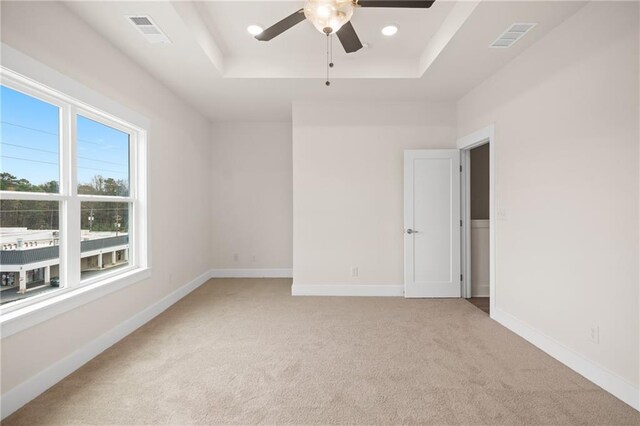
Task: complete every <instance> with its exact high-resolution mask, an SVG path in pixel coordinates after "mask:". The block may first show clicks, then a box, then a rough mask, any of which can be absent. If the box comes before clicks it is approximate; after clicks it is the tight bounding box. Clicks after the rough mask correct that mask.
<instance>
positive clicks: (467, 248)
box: [456, 124, 496, 317]
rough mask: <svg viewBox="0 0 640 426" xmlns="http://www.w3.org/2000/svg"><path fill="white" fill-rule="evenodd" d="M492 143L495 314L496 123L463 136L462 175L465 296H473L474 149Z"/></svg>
mask: <svg viewBox="0 0 640 426" xmlns="http://www.w3.org/2000/svg"><path fill="white" fill-rule="evenodd" d="M487 143H488V144H489V307H490V310H491V317H493V316H494V314H495V306H496V226H495V222H496V214H495V164H496V162H495V125H494V124H491V125H489V126H487V127H485V128H482V129H480V130H478V131H476V132H473V133H470V134H468V135H466V136H463V137H461V138H459V139H458V140H457V142H456V146H457V147H458V149H459V150H460V164H461V165H462V169H461V172H462V176H460V177H461V179H460V185H461V188H460V195H461V203H460V205H461V212H460V216H461V218H462V231H463V232H461V239H462V241H461V244H460V246H461V247H462V253H460V254H461V259H462V265H461V270H462V271H463V273H462V275H463V279H462V283H461V285H462V289H461V290H462V297H464V298H469V297H471V208H470V205H471V191H470V189H471V149H473V148H476V147H478V146H481V145H484V144H487Z"/></svg>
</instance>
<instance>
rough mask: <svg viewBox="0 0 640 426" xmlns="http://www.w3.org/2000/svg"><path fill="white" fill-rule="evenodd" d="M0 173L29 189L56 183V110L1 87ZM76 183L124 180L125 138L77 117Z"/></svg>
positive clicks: (105, 127)
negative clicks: (27, 183) (25, 182)
mask: <svg viewBox="0 0 640 426" xmlns="http://www.w3.org/2000/svg"><path fill="white" fill-rule="evenodd" d="M0 108H1V109H0V116H1V123H0V126H1V128H0V161H1V162H0V169H1V170H2V172H8V173H11V174H12V175H14V176H16V177H17V178H24V179H27V180H29V181H30V182H31V183H33V184H36V185H38V184H42V183H45V182H48V181H51V180H55V181H58V182H59V181H60V178H59V174H60V173H59V164H58V157H59V130H58V117H59V109H58V107H56V106H54V105H51V104H48V103H46V102H42V101H40V100H38V99H34V98H32V97H30V96H26V95H24V94H22V93H19V92H16V91H14V90H12V89H9V88H7V87H5V86H2V87H1V91H0ZM77 135H78V145H77V148H78V153H77V155H78V182H79V183H88V182H90V181H91V179H92V178H93V176H95V175H102V176H103V177H105V178H108V177H111V178H114V179H124V180H128V178H129V173H128V164H129V135H128V134H126V133H123V132H120V131H118V130H115V129H113V128H111V127H108V126H105V125H103V124H100V123H97V122H95V121H92V120H90V119H88V118H85V117H82V116H78V121H77Z"/></svg>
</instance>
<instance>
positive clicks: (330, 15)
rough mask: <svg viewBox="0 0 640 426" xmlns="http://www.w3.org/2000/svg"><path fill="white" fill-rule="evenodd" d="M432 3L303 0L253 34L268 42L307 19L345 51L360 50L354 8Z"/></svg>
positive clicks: (428, 3)
mask: <svg viewBox="0 0 640 426" xmlns="http://www.w3.org/2000/svg"><path fill="white" fill-rule="evenodd" d="M433 3H435V0H306V1H305V4H304V8H302V9H300V10H298V11H297V12H295V13H293V14H291V15H289V16H287V17H286V18H284V19H283V20H281V21H279V22H277V23H275V24H274V25H272V26H271V27H269V28H267V29H266V30H264V31H263V32H262V33H260V34H258V35H257V36H255V37H256V39H258V40H260V41H269V40H271V39H273V38H274V37H276V36H279V35H280V34H282V33H283V32H285V31H287V30H288V29H289V28H292V27H294V26H295V25H297V24H299V23H300V22H302V21H304V20H305V19H308V20H309V21H310V22H311V23H312V24H313V26H314V27H316V29H317V30H318V31H320V32H321V33H322V34H325V35H327V36H329V35H331V34H334V33H335V34H336V35H337V36H338V39H339V40H340V43H341V44H342V47H344V50H345V52H347V53H352V52H357V51H358V50H360V49H362V43H361V42H360V39H359V38H358V34H356V31H355V29H354V28H353V25H351V22H350V20H351V17H352V16H353V11H354V10H355V9H356V8H358V7H397V8H405V9H406V8H415V9H426V8H429V7H431V5H432V4H433Z"/></svg>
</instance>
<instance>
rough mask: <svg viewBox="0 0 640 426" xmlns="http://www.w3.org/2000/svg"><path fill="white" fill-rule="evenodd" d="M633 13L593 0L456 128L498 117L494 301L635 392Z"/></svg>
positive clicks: (470, 99)
mask: <svg viewBox="0 0 640 426" xmlns="http://www.w3.org/2000/svg"><path fill="white" fill-rule="evenodd" d="M638 16H639V13H638V3H636V2H633V3H629V2H626V3H611V2H592V3H589V4H587V5H586V6H585V7H584V8H583V9H581V10H580V11H578V12H577V14H576V15H574V16H572V17H571V18H569V19H568V20H567V21H566V22H565V23H563V24H562V25H560V26H559V27H558V28H556V29H555V30H553V31H552V32H551V33H549V34H548V35H547V36H546V37H544V38H543V39H542V40H541V41H539V42H538V43H537V44H535V45H534V46H532V47H531V48H530V49H528V50H527V51H525V52H524V53H523V54H522V55H520V56H519V57H517V58H516V59H515V60H513V61H512V62H511V63H509V64H508V65H507V66H506V67H505V68H503V69H502V70H501V71H500V72H498V73H497V74H495V75H494V76H492V77H491V78H490V79H489V80H487V81H486V82H484V83H483V84H481V85H480V86H479V87H477V88H476V89H474V90H473V91H471V92H470V93H469V94H467V95H466V96H465V97H464V98H463V99H462V100H461V101H460V102H459V111H458V112H459V113H458V124H459V128H458V133H459V135H461V136H462V135H465V134H468V133H470V132H472V131H475V130H477V129H479V128H482V127H485V126H487V125H488V124H490V123H495V129H496V141H495V149H496V206H497V208H498V210H500V209H503V210H504V212H505V213H506V220H498V221H497V222H496V237H497V243H496V244H497V245H496V250H497V255H496V268H497V270H496V273H497V276H496V304H497V309H499V310H501V311H504V312H506V313H508V314H510V315H512V316H514V317H516V318H517V319H518V320H520V321H522V322H523V323H525V324H527V325H528V326H530V327H531V328H533V329H535V330H537V331H539V332H541V333H542V334H544V335H546V336H547V337H548V338H550V339H552V340H554V341H556V342H558V343H560V344H561V345H562V346H564V347H566V348H568V349H569V350H571V351H573V352H575V353H577V354H579V356H581V357H583V358H585V359H586V360H588V361H589V362H591V363H593V364H596V365H599V366H601V367H603V368H604V369H605V370H608V371H610V372H612V373H613V374H614V375H615V376H617V377H619V378H622V379H623V380H624V381H626V382H627V383H629V384H630V385H631V386H634V387H635V388H636V389H637V388H638V382H639V380H638V376H639V371H638V366H639V363H640V362H639V354H638V345H639V342H638V338H639V334H640V330H639V326H638V296H639V295H638V282H639V281H638V279H639V276H638V266H639V265H638V259H639V249H638V220H639V215H638V201H639V193H638V191H639V185H638V178H639V176H638V173H639V167H638V165H639V161H638V155H639V149H638V141H639V133H638V126H639V118H638V117H639V114H640V110H639V106H638V105H639V96H638V95H639V87H638V76H639V67H638V64H639V54H638V47H639V41H638V39H639V31H638ZM592 326H599V328H600V342H599V344H596V343H593V342H591V341H590V340H589V332H590V327H592ZM636 392H637V391H636Z"/></svg>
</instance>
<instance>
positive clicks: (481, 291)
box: [471, 281, 489, 297]
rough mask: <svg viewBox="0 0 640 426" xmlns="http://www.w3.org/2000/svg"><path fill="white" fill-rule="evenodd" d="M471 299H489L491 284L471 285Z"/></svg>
mask: <svg viewBox="0 0 640 426" xmlns="http://www.w3.org/2000/svg"><path fill="white" fill-rule="evenodd" d="M472 282H473V281H472ZM471 297H489V284H478V285H475V284H471Z"/></svg>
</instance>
